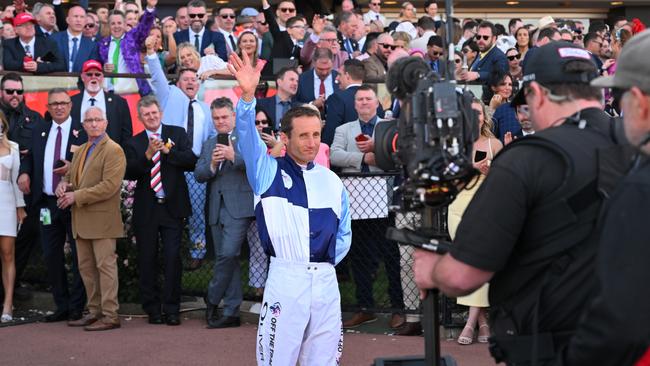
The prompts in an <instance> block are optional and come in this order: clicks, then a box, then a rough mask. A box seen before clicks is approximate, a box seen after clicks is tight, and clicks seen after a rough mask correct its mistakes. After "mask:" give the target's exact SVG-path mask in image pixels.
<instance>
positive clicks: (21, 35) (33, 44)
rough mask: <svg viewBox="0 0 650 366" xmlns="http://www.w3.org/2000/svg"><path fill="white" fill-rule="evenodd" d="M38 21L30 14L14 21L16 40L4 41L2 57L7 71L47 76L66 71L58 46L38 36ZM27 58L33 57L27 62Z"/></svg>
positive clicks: (21, 15)
mask: <svg viewBox="0 0 650 366" xmlns="http://www.w3.org/2000/svg"><path fill="white" fill-rule="evenodd" d="M35 24H36V20H35V19H34V17H33V16H32V15H31V14H29V13H20V14H18V15H16V16H15V17H14V19H13V25H14V29H15V30H16V38H11V39H5V40H4V41H2V53H3V55H2V57H3V61H2V62H3V65H4V69H5V70H11V71H27V72H33V73H36V74H45V73H50V72H54V71H65V70H66V67H65V61H64V60H63V58H62V57H61V54H60V52H59V50H58V49H57V47H56V44H55V43H54V42H52V41H51V40H49V39H46V38H43V37H37V36H36V30H35V28H34V25H35ZM25 56H29V57H31V60H29V61H28V60H26V59H25Z"/></svg>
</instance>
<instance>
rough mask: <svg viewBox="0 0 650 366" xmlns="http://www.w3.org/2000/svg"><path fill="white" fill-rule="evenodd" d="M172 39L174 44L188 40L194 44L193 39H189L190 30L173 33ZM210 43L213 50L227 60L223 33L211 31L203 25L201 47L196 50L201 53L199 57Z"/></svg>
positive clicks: (203, 54)
mask: <svg viewBox="0 0 650 366" xmlns="http://www.w3.org/2000/svg"><path fill="white" fill-rule="evenodd" d="M174 40H175V41H176V44H181V43H183V42H189V43H191V44H194V40H191V41H190V30H189V29H185V30H182V31H180V32H176V33H174ZM210 45H214V52H216V53H217V56H219V57H220V58H221V59H222V60H224V61H228V51H227V49H226V39H225V38H224V36H223V34H221V33H219V32H213V31H211V30H209V29H208V28H205V27H203V37H202V38H201V49H200V50H197V51H199V53H200V54H201V57H203V56H205V52H203V51H205V49H206V48H208V47H209V46H210Z"/></svg>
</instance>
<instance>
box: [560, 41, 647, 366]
mask: <svg viewBox="0 0 650 366" xmlns="http://www.w3.org/2000/svg"><path fill="white" fill-rule="evenodd" d="M649 52H650V31H645V32H643V33H641V34H639V35H636V36H634V37H633V38H632V39H631V40H630V42H629V43H628V44H626V45H625V47H624V48H623V52H622V53H621V57H620V58H619V60H620V61H619V63H618V66H617V69H616V74H615V75H614V76H608V77H602V78H599V79H596V80H594V83H593V84H594V85H598V86H604V87H612V88H615V91H616V90H618V91H620V92H622V99H621V107H622V110H623V116H624V117H623V118H624V123H623V126H624V129H625V135H626V137H627V140H628V141H629V143H630V145H632V146H634V147H635V148H636V149H637V150H638V151H639V152H640V153H641V156H642V157H643V159H644V160H645V161H644V162H641V163H640V164H639V165H638V166H637V167H635V168H634V169H633V170H632V171H631V172H630V173H629V174H628V175H627V176H626V177H625V178H624V179H623V181H622V182H621V184H620V185H619V186H618V187H617V189H616V192H615V193H614V195H613V196H612V199H611V200H610V201H609V202H608V209H607V210H606V214H605V216H604V218H603V221H602V223H603V224H602V225H601V226H602V232H601V234H600V244H599V247H598V261H597V262H596V268H597V272H596V276H597V278H598V281H599V284H600V286H599V289H600V290H599V293H598V294H597V296H595V298H594V300H593V301H592V302H591V303H590V305H589V308H588V310H587V311H586V312H585V315H584V316H583V317H582V320H581V321H580V326H579V327H578V329H577V331H576V334H575V336H574V337H573V338H571V341H570V342H569V345H568V347H567V348H566V350H565V351H564V352H563V355H562V357H561V363H559V364H564V365H575V366H582V365H599V366H621V365H633V364H636V365H648V361H650V348H649V346H650V332H649V329H650V312H648V309H649V308H650V292H648V278H650V266H648V258H650V246H648V236H649V235H650V227H649V226H648V216H647V212H648V207H650V164H649V163H650V160H648V159H647V158H648V155H650V144H649V143H648V142H649V141H650V64H648V62H647V58H648V57H647V56H648V54H649ZM644 353H645V355H644ZM642 355H643V356H642ZM641 357H642V358H641ZM635 362H636V363H635Z"/></svg>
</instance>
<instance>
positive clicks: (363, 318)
mask: <svg viewBox="0 0 650 366" xmlns="http://www.w3.org/2000/svg"><path fill="white" fill-rule="evenodd" d="M376 320H377V317H376V316H375V314H374V313H364V312H363V311H359V312H357V313H355V314H354V316H353V317H352V319H349V320H346V321H344V322H343V328H356V327H358V326H360V325H361V324H365V323H372V322H374V321H376Z"/></svg>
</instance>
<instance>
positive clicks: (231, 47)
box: [228, 34, 237, 52]
mask: <svg viewBox="0 0 650 366" xmlns="http://www.w3.org/2000/svg"><path fill="white" fill-rule="evenodd" d="M228 38H229V39H230V49H231V50H232V52H235V51H237V43H235V38H234V37H233V36H232V34H230V35H228Z"/></svg>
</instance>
